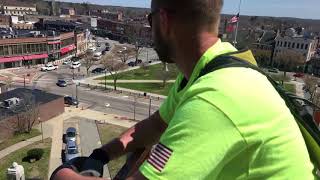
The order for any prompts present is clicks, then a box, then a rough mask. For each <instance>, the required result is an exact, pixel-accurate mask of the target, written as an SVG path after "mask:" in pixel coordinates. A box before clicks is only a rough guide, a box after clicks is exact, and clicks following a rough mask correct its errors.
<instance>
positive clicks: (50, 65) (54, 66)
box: [41, 64, 58, 71]
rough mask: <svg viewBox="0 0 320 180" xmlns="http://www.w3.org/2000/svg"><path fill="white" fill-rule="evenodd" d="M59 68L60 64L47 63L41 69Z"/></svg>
mask: <svg viewBox="0 0 320 180" xmlns="http://www.w3.org/2000/svg"><path fill="white" fill-rule="evenodd" d="M57 69H58V66H57V65H53V64H46V65H45V66H43V67H41V71H53V70H57Z"/></svg>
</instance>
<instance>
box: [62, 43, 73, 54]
mask: <svg viewBox="0 0 320 180" xmlns="http://www.w3.org/2000/svg"><path fill="white" fill-rule="evenodd" d="M75 48H76V46H75V45H74V44H71V45H69V46H66V47H64V48H61V50H60V52H61V54H65V53H67V52H69V51H72V50H74V49H75Z"/></svg>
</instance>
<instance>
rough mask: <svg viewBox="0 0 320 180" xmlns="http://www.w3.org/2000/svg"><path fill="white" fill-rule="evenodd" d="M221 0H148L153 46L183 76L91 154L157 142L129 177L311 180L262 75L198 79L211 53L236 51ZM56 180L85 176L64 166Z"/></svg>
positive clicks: (100, 156)
mask: <svg viewBox="0 0 320 180" xmlns="http://www.w3.org/2000/svg"><path fill="white" fill-rule="evenodd" d="M222 4H223V2H222V0H188V1H181V0H180V1H179V0H153V1H152V7H151V10H152V13H151V14H150V15H149V18H148V19H149V22H150V25H151V26H152V32H153V38H154V43H155V50H156V51H157V53H158V55H159V57H160V59H161V60H162V61H165V62H168V63H172V62H174V63H176V64H177V66H178V68H179V70H180V71H181V74H180V75H179V76H178V78H177V80H176V83H175V85H174V87H173V88H172V90H171V92H170V94H169V96H168V98H167V100H166V101H165V102H164V103H163V105H162V106H161V108H160V110H159V112H156V113H155V114H154V115H152V116H151V117H150V118H148V119H146V120H143V121H141V122H139V123H138V124H137V125H135V126H134V127H132V128H130V129H129V130H128V131H126V132H125V133H124V134H123V135H122V136H121V137H119V138H118V139H115V140H113V141H112V142H110V143H108V144H106V145H104V146H103V147H101V148H100V149H96V150H95V151H94V152H93V153H92V155H91V156H90V158H92V159H96V160H100V161H101V162H103V163H107V162H108V161H109V160H112V159H115V158H117V157H119V156H121V155H124V154H125V153H127V152H132V151H134V150H135V149H137V148H142V147H146V146H149V145H155V146H154V149H153V150H152V152H151V154H150V156H149V157H148V159H147V160H146V161H145V162H144V164H143V165H142V166H141V167H140V169H139V171H137V172H136V173H135V174H134V175H133V176H132V177H130V178H128V179H131V180H143V179H169V180H171V179H173V180H175V179H192V180H195V179H208V180H212V179H223V180H226V179H314V176H313V174H312V171H313V165H312V163H311V162H310V159H309V155H308V151H307V149H306V146H305V143H304V140H303V138H302V135H301V133H300V130H299V128H298V126H297V124H296V122H295V120H294V117H293V116H292V115H291V113H290V111H289V109H288V108H287V106H286V104H285V102H284V101H283V99H282V98H281V97H280V96H279V94H278V92H277V91H276V90H275V89H274V87H273V86H272V85H271V84H270V82H269V81H268V79H267V78H266V77H265V76H263V75H262V74H260V73H259V72H257V71H255V70H252V69H248V68H241V67H237V68H225V69H221V70H217V71H214V72H212V73H208V74H206V75H204V76H202V77H200V78H199V73H200V71H201V70H202V69H203V68H204V67H205V66H206V65H207V64H208V63H209V62H210V61H214V58H216V57H217V56H219V55H222V54H226V53H232V52H235V51H237V50H236V48H234V47H233V46H232V45H231V44H229V43H223V42H221V41H220V39H219V38H218V37H217V36H218V27H219V23H220V13H221V9H222ZM55 178H56V179H61V180H62V179H90V178H86V177H83V176H80V175H78V174H76V173H74V172H73V171H71V170H69V169H67V168H64V169H63V168H62V169H61V170H59V171H58V172H57V173H56V175H55Z"/></svg>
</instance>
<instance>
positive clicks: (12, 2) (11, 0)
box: [0, 0, 36, 8]
mask: <svg viewBox="0 0 320 180" xmlns="http://www.w3.org/2000/svg"><path fill="white" fill-rule="evenodd" d="M0 5H2V6H18V7H33V8H34V7H36V5H35V4H33V3H28V2H26V1H17V0H1V2H0Z"/></svg>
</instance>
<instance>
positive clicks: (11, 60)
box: [0, 56, 23, 63]
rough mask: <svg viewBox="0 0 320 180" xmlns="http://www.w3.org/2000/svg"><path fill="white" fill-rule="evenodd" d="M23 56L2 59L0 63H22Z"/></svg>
mask: <svg viewBox="0 0 320 180" xmlns="http://www.w3.org/2000/svg"><path fill="white" fill-rule="evenodd" d="M22 60H23V56H18V57H4V58H0V63H6V62H16V61H22Z"/></svg>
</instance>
